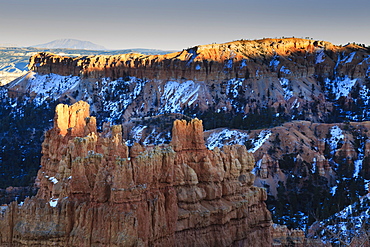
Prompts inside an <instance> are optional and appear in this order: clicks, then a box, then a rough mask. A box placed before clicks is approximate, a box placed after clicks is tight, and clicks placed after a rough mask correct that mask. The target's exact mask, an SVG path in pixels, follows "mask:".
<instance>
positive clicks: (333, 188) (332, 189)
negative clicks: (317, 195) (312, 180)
mask: <svg viewBox="0 0 370 247" xmlns="http://www.w3.org/2000/svg"><path fill="white" fill-rule="evenodd" d="M337 188H338V186H337V185H335V186H333V187H331V189H330V194H331V195H332V196H334V195H335V192H336V191H337Z"/></svg>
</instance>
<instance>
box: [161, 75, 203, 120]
mask: <svg viewBox="0 0 370 247" xmlns="http://www.w3.org/2000/svg"><path fill="white" fill-rule="evenodd" d="M199 88H200V85H199V84H197V83H194V82H193V81H185V82H182V83H179V82H177V81H168V82H167V83H166V84H165V85H164V89H163V94H162V96H161V104H162V109H161V110H160V113H159V114H163V113H167V112H172V113H176V112H180V111H181V106H182V105H185V104H186V105H188V106H190V105H192V104H193V103H194V102H195V101H196V100H197V99H198V90H199Z"/></svg>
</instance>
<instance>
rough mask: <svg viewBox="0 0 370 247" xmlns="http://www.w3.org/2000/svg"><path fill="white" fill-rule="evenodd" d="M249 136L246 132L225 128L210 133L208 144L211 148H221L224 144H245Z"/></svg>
mask: <svg viewBox="0 0 370 247" xmlns="http://www.w3.org/2000/svg"><path fill="white" fill-rule="evenodd" d="M248 138H249V136H248V134H247V133H245V132H241V131H238V130H229V129H223V130H222V131H219V132H213V133H212V134H210V135H209V137H208V138H207V140H206V145H207V148H208V149H210V150H212V149H214V148H215V147H218V148H221V147H222V146H224V145H234V144H239V145H244V143H245V142H246V141H247V140H248Z"/></svg>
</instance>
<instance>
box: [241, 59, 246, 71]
mask: <svg viewBox="0 0 370 247" xmlns="http://www.w3.org/2000/svg"><path fill="white" fill-rule="evenodd" d="M246 66H247V60H246V59H243V60H242V61H241V63H240V68H241V69H242V68H244V67H246Z"/></svg>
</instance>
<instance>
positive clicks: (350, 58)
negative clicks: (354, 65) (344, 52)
mask: <svg viewBox="0 0 370 247" xmlns="http://www.w3.org/2000/svg"><path fill="white" fill-rule="evenodd" d="M355 54H356V52H355V51H354V52H351V53H350V54H349V55H348V56H347V57H346V58H345V59H343V62H344V63H350V62H352V60H353V57H354V56H355Z"/></svg>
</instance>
